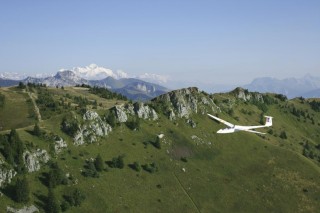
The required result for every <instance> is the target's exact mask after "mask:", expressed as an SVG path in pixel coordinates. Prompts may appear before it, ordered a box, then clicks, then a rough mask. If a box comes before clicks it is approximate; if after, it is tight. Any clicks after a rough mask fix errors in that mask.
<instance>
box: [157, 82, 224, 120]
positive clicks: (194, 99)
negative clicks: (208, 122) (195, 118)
mask: <svg viewBox="0 0 320 213" xmlns="http://www.w3.org/2000/svg"><path fill="white" fill-rule="evenodd" d="M152 101H153V102H155V103H156V104H162V105H165V106H166V108H167V109H166V112H167V115H168V117H169V119H170V120H175V119H176V118H186V119H189V117H190V115H191V114H193V113H201V114H205V113H208V112H217V111H220V109H219V107H217V106H216V105H215V103H214V102H213V100H212V99H211V98H210V97H209V95H208V94H205V93H203V92H201V91H199V90H198V88H196V87H190V88H185V89H180V90H175V91H171V92H169V93H166V94H164V95H160V96H159V97H157V98H155V99H153V100H152Z"/></svg>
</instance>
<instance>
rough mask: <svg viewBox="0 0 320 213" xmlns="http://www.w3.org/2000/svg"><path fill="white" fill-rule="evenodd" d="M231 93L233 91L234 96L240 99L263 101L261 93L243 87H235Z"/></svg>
mask: <svg viewBox="0 0 320 213" xmlns="http://www.w3.org/2000/svg"><path fill="white" fill-rule="evenodd" d="M231 93H233V94H234V95H235V97H236V98H238V99H241V100H243V101H251V100H255V101H258V102H262V103H263V102H264V100H263V96H262V94H260V93H258V92H249V91H248V90H246V89H243V88H241V87H237V88H236V89H234V90H233V91H232V92H231Z"/></svg>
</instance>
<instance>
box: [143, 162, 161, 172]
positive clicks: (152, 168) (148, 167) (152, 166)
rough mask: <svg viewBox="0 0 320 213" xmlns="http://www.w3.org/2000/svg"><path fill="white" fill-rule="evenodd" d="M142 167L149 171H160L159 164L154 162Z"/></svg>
mask: <svg viewBox="0 0 320 213" xmlns="http://www.w3.org/2000/svg"><path fill="white" fill-rule="evenodd" d="M142 168H143V169H144V170H145V171H147V172H149V173H155V172H157V171H158V166H157V165H156V163H154V162H153V163H151V164H145V165H143V166H142Z"/></svg>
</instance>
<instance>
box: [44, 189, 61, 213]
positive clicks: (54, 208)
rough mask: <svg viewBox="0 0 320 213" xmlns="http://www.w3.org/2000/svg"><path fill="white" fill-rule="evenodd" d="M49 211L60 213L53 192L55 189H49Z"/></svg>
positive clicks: (50, 212)
mask: <svg viewBox="0 0 320 213" xmlns="http://www.w3.org/2000/svg"><path fill="white" fill-rule="evenodd" d="M46 207H47V209H46V210H47V211H46V212H48V213H59V212H60V205H59V202H58V200H57V198H56V196H55V194H54V192H53V189H51V188H49V192H48V197H47V205H46Z"/></svg>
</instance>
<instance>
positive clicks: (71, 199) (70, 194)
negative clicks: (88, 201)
mask: <svg viewBox="0 0 320 213" xmlns="http://www.w3.org/2000/svg"><path fill="white" fill-rule="evenodd" d="M63 197H64V199H65V201H66V202H67V203H68V204H69V205H70V206H80V205H81V203H82V202H83V201H84V200H85V198H86V196H85V195H84V193H83V192H82V191H81V190H80V189H78V188H73V189H69V190H68V191H67V192H66V193H65V194H64V195H63ZM65 205H66V204H65Z"/></svg>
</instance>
